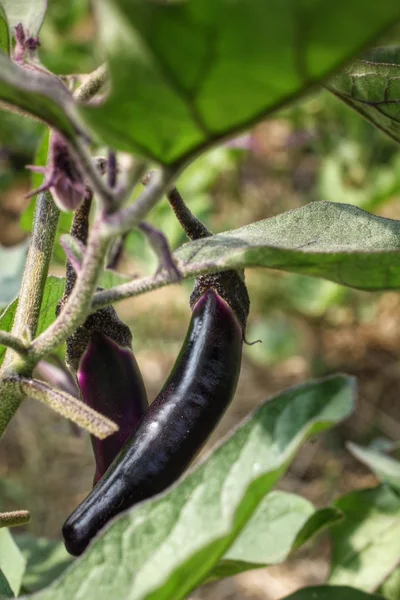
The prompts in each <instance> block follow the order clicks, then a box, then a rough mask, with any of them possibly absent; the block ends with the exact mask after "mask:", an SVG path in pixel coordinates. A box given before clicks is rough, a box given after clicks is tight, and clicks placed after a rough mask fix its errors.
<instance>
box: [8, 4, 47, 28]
mask: <svg viewBox="0 0 400 600" xmlns="http://www.w3.org/2000/svg"><path fill="white" fill-rule="evenodd" d="M1 4H3V6H4V8H5V11H6V14H7V19H8V22H9V24H10V29H11V31H14V29H15V26H16V25H18V24H19V23H22V25H23V26H24V29H25V31H27V32H28V33H29V35H30V36H36V35H37V34H38V33H39V30H40V28H41V26H42V23H43V19H44V15H45V14H46V10H47V0H1Z"/></svg>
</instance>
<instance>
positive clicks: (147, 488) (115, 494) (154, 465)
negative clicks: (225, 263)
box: [63, 275, 248, 555]
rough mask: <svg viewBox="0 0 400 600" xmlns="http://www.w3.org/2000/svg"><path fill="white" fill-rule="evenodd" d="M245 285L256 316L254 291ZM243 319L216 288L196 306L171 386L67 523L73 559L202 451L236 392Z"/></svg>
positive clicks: (66, 535) (65, 531) (67, 540)
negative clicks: (112, 522)
mask: <svg viewBox="0 0 400 600" xmlns="http://www.w3.org/2000/svg"><path fill="white" fill-rule="evenodd" d="M218 276H219V275H218ZM239 279H240V277H239ZM208 282H209V283H210V282H211V279H209V280H208ZM240 282H241V286H242V290H241V291H242V295H243V297H244V304H245V305H247V312H248V295H247V290H246V288H245V285H244V283H243V281H242V280H240ZM203 284H204V285H205V282H204V281H203ZM238 285H239V284H238ZM200 287H202V286H199V285H198V286H197V288H196V290H195V291H196V295H197V293H199V289H200ZM236 300H237V298H236ZM243 310H244V313H243V314H245V319H246V318H247V312H246V308H244V309H243ZM236 314H237V313H236V311H234V310H233V309H232V308H231V306H229V305H228V304H227V302H226V301H225V300H224V299H222V298H221V295H220V294H219V293H218V292H217V291H216V289H215V287H210V288H209V289H207V290H205V291H204V290H203V292H202V295H201V296H200V298H198V299H196V300H194V307H193V314H192V319H191V321H190V325H189V329H188V332H187V334H186V338H185V340H184V342H183V346H182V349H181V351H180V353H179V356H178V358H177V360H176V363H175V365H174V367H173V369H172V372H171V374H170V376H169V377H168V379H167V381H166V383H165V385H164V387H163V388H162V390H161V392H160V393H159V395H158V396H157V398H156V399H155V400H154V402H153V403H152V404H151V405H150V407H149V409H148V410H147V412H146V414H145V415H144V417H143V418H142V420H141V422H140V423H139V425H138V426H137V427H136V429H135V430H134V431H133V434H132V435H131V436H130V438H129V439H128V440H127V442H126V444H125V446H124V447H123V448H122V450H121V452H120V453H119V454H118V456H117V457H116V459H115V460H114V462H113V463H112V464H111V466H110V468H109V469H108V470H107V472H106V473H105V475H104V476H103V477H102V479H101V480H100V481H99V482H98V484H97V485H96V486H95V487H94V488H93V490H92V492H91V493H90V494H89V495H88V496H87V498H86V499H85V500H83V502H82V503H81V504H80V505H79V506H78V507H77V508H76V510H75V511H74V512H73V513H72V514H71V515H70V516H69V518H68V519H67V521H66V522H65V524H64V527H63V536H64V540H65V545H66V548H67V550H68V551H69V552H70V553H71V554H74V555H79V554H81V553H82V552H83V551H84V550H85V548H86V547H87V545H88V544H89V542H90V541H91V539H92V538H93V537H94V536H95V535H96V534H97V532H98V531H99V530H100V529H101V528H102V527H103V526H104V525H105V524H106V523H107V522H108V521H109V520H110V519H111V518H112V517H114V516H115V515H117V514H119V513H120V512H122V511H124V510H126V509H127V508H129V507H131V506H133V505H134V504H136V503H138V502H141V501H142V500H145V499H147V498H150V497H151V496H154V495H155V494H158V493H159V492H162V491H163V490H165V489H166V488H167V487H168V486H170V485H171V484H172V483H173V482H174V481H176V480H177V479H178V477H180V475H181V474H182V473H183V472H184V471H185V470H186V468H187V467H188V466H189V465H190V463H191V462H192V460H193V459H194V457H195V456H196V455H197V453H198V452H199V451H200V449H201V448H202V446H203V445H204V443H205V442H206V440H207V439H208V437H209V436H210V434H211V433H212V431H213V430H214V428H215V427H216V425H217V423H218V422H219V420H220V419H221V417H222V415H223V414H224V412H225V410H226V408H227V407H228V405H229V404H230V402H231V400H232V398H233V396H234V393H235V390H236V385H237V381H238V377H239V373H240V365H241V357H242V346H243V327H244V323H245V319H244V321H243V319H241V318H240V317H239V318H238V317H237V316H236Z"/></svg>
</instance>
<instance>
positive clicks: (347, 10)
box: [81, 0, 400, 164]
mask: <svg viewBox="0 0 400 600" xmlns="http://www.w3.org/2000/svg"><path fill="white" fill-rule="evenodd" d="M95 9H96V11H97V21H98V24H99V44H100V47H101V49H102V50H103V49H104V50H105V51H106V53H107V55H108V60H109V64H110V70H111V75H112V93H111V95H110V96H109V97H108V98H107V100H106V101H105V103H104V104H103V105H101V106H94V105H92V106H87V107H84V108H82V111H81V114H83V116H84V117H85V118H86V120H87V122H89V123H90V124H91V126H92V127H93V129H94V130H95V131H97V133H98V134H99V136H100V137H101V138H102V139H103V141H105V142H106V143H107V144H109V145H111V146H114V147H115V148H118V149H120V150H125V151H136V152H139V153H142V154H143V155H145V156H147V157H150V158H152V159H155V160H157V161H159V162H162V163H164V164H172V163H176V162H179V161H182V160H184V159H187V158H188V157H189V156H192V155H193V154H197V153H198V152H199V151H200V150H201V149H203V148H204V147H208V146H209V145H210V143H213V142H216V141H218V140H220V139H221V138H224V137H226V136H227V135H232V134H233V133H234V132H236V131H237V130H240V129H243V128H246V127H249V126H250V125H252V124H253V123H255V122H257V121H259V120H261V119H262V118H263V117H264V116H265V115H267V114H269V113H270V112H272V111H273V110H275V109H277V108H278V107H280V106H282V104H284V103H285V102H287V101H289V100H292V99H293V98H294V97H295V96H296V95H298V94H300V93H302V92H304V90H306V89H307V88H309V87H310V86H311V85H312V84H314V83H315V82H317V81H319V80H320V79H321V78H324V77H326V75H327V74H328V73H329V72H330V71H332V70H333V69H335V68H337V67H338V66H339V65H340V64H341V63H343V62H345V61H346V60H347V59H349V58H350V57H351V56H352V55H353V54H354V53H355V52H357V51H359V50H360V48H361V47H363V46H364V45H365V44H368V42H370V41H371V40H372V39H373V38H374V37H375V36H377V34H380V33H381V32H382V30H384V29H385V28H387V27H388V26H390V25H391V24H392V23H393V22H395V21H396V20H397V19H399V18H400V5H399V3H398V1H397V0H385V2H380V3H376V2H367V3H366V2H365V0H352V2H347V1H345V0H336V2H332V1H331V0H296V2H282V0H235V1H234V2H232V1H231V0H192V1H191V2H143V1H141V0H98V1H97V2H96V3H95Z"/></svg>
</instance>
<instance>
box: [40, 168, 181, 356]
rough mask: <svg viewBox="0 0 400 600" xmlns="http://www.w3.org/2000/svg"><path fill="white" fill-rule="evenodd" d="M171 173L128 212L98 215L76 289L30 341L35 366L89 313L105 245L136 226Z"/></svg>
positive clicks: (156, 180) (158, 180)
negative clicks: (47, 325) (48, 324)
mask: <svg viewBox="0 0 400 600" xmlns="http://www.w3.org/2000/svg"><path fill="white" fill-rule="evenodd" d="M171 176H172V175H171V174H168V176H167V175H166V174H165V173H164V172H160V173H158V174H157V176H156V177H154V180H153V181H152V182H151V184H150V185H149V186H148V187H147V188H146V189H145V190H144V191H143V193H142V194H141V195H140V196H139V198H138V199H137V200H136V202H134V203H133V204H132V205H131V206H129V207H128V208H127V209H124V210H121V211H119V212H117V213H113V214H111V215H107V214H105V213H104V212H100V213H99V214H98V216H97V218H96V220H95V222H94V224H93V227H92V229H91V231H90V233H89V238H88V242H87V249H86V252H85V256H84V259H83V263H82V269H81V271H80V272H79V275H78V277H77V280H76V283H75V286H74V288H73V290H72V292H71V295H70V296H69V298H68V300H67V302H66V303H65V305H64V307H63V309H62V311H61V313H60V315H59V316H58V318H57V319H56V320H55V321H54V323H53V324H52V325H51V326H50V327H49V328H48V329H46V331H44V332H43V333H42V334H41V335H40V336H39V337H38V338H36V340H35V341H34V342H33V344H32V346H31V348H30V349H29V356H30V357H31V359H32V360H33V361H34V362H35V363H36V362H38V361H39V360H40V359H41V358H42V357H43V356H45V355H46V354H49V353H50V352H51V351H52V350H54V348H56V347H57V346H59V345H60V344H62V343H63V342H65V340H66V339H67V338H68V337H69V336H71V335H72V334H73V333H74V331H75V330H76V329H77V328H78V327H79V326H80V325H82V324H83V323H84V321H85V319H86V317H87V316H88V315H89V314H90V312H91V311H92V297H93V293H94V291H95V289H96V284H97V280H98V278H99V276H100V273H101V270H102V268H103V263H104V258H105V256H106V253H107V249H108V246H109V244H110V242H111V240H112V239H113V237H114V236H115V235H119V234H122V233H124V232H125V231H127V230H129V229H130V228H132V227H135V226H136V225H138V224H139V222H140V221H141V220H142V219H143V217H144V216H146V215H147V213H148V212H149V211H150V210H151V209H152V208H153V207H154V206H155V205H156V204H157V202H158V201H159V200H160V199H161V198H162V196H163V194H164V193H165V190H166V186H167V185H168V183H169V180H170V178H171Z"/></svg>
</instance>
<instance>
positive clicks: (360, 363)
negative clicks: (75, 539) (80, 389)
mask: <svg viewBox="0 0 400 600" xmlns="http://www.w3.org/2000/svg"><path fill="white" fill-rule="evenodd" d="M92 37H93V23H92V18H91V15H90V10H89V4H88V2H86V1H81V0H80V1H75V2H68V3H65V2H63V1H62V0H52V1H50V14H49V17H48V19H47V23H46V25H45V27H44V30H43V35H42V59H43V61H44V62H45V63H46V64H47V65H48V66H49V67H50V68H51V69H53V70H54V71H55V72H57V73H68V72H73V73H75V72H77V73H85V72H89V71H90V70H91V69H92V68H93V67H94V66H95V64H96V63H98V61H99V60H101V57H98V56H95V55H94V54H93V48H92V45H91V43H92V42H91V40H92ZM43 134H44V129H43V127H42V126H41V125H39V124H37V123H35V122H33V121H29V120H27V119H24V118H22V117H17V116H14V115H9V114H6V113H0V192H1V193H0V244H1V247H0V302H2V304H3V306H4V305H5V304H6V303H7V302H8V301H9V300H10V299H11V298H12V297H15V291H13V287H12V286H13V285H14V286H17V289H18V284H19V280H20V275H21V265H23V259H24V256H25V252H26V239H27V235H28V234H27V230H29V226H30V223H31V220H32V213H33V205H28V203H27V201H26V200H24V194H25V193H26V191H27V190H28V189H29V188H30V186H31V181H30V176H29V174H28V172H27V171H26V170H25V169H24V165H25V164H29V163H32V162H33V160H34V154H35V149H36V148H37V146H38V144H39V142H40V139H41V137H42V136H43ZM99 153H101V152H99ZM178 183H179V185H178V187H179V188H180V190H181V192H182V194H183V195H184V197H185V200H186V201H187V203H188V204H189V206H190V208H191V209H192V210H193V211H194V212H195V213H196V214H197V216H199V217H200V218H201V219H202V220H203V221H204V222H205V223H206V224H207V225H208V226H209V227H210V228H211V229H212V230H213V231H214V232H219V231H224V230H226V229H232V228H236V227H240V226H242V225H245V224H247V223H250V222H253V221H255V220H258V219H263V218H266V217H272V216H274V215H277V214H279V213H281V212H283V211H285V210H289V209H292V208H298V207H301V206H304V205H305V204H307V203H309V202H314V201H318V200H330V201H335V202H347V203H351V204H355V205H357V206H359V207H361V208H364V209H365V210H368V211H371V212H373V213H375V214H378V215H382V216H385V217H391V218H397V217H398V216H399V208H400V151H399V150H398V149H397V147H396V146H395V145H394V144H392V142H391V141H389V140H387V139H386V138H385V137H384V136H383V135H381V134H380V133H379V132H377V131H375V130H374V129H373V128H372V126H370V125H369V124H368V123H366V122H364V121H363V120H362V119H361V118H360V117H359V116H357V115H356V114H354V113H353V112H352V111H351V110H350V109H348V108H347V107H346V106H344V105H342V104H341V103H340V102H339V101H338V100H337V99H335V98H334V97H331V96H330V95H329V94H328V93H327V92H324V91H323V90H315V92H313V93H312V94H310V95H309V96H308V97H307V98H305V99H304V100H303V101H301V102H299V103H297V104H296V106H295V107H293V108H291V109H290V110H286V111H285V112H282V113H280V114H279V115H278V118H277V119H274V120H270V121H268V122H265V123H263V124H261V125H260V126H259V127H257V128H256V129H255V130H254V131H253V132H251V134H250V135H246V136H243V137H241V138H239V139H238V140H236V142H235V143H234V144H231V145H229V146H225V147H222V148H219V149H216V150H215V151H213V152H211V153H209V154H208V155H206V156H204V157H202V158H201V159H199V160H197V161H196V163H195V164H194V165H192V166H191V167H190V169H189V171H188V172H187V173H185V174H184V175H183V177H182V178H181V180H180V181H179V182H178ZM151 221H152V222H153V223H154V224H155V225H157V226H158V227H160V228H161V229H162V230H163V231H164V232H165V233H166V234H167V236H168V238H169V241H170V243H171V246H172V247H173V248H176V247H177V246H179V245H180V244H181V243H183V242H184V241H185V236H184V234H183V233H182V231H181V230H180V228H179V226H178V225H177V223H176V220H175V217H174V216H173V214H172V213H171V211H170V209H169V206H168V204H167V202H166V201H164V202H163V203H162V204H161V205H160V206H159V207H158V208H157V210H155V211H154V212H153V214H152V216H151ZM68 226H69V222H68V217H66V216H64V217H63V219H62V227H63V228H64V230H68ZM63 261H64V259H63V253H62V251H61V250H60V248H58V249H57V251H56V253H55V260H54V261H53V265H52V272H53V273H54V274H58V275H62V274H63ZM11 264H12V265H14V267H13V268H14V271H13V272H12V273H11V275H10V272H9V271H10V268H11V267H10V265H11ZM119 268H120V270H121V271H122V272H124V273H127V274H131V275H135V274H138V273H140V274H144V273H152V272H154V270H155V268H156V259H155V257H154V255H153V254H152V251H151V249H150V248H149V247H148V246H147V245H146V242H145V240H144V239H143V237H142V236H141V234H139V233H136V232H134V233H132V234H130V235H129V237H128V239H127V241H126V245H125V250H124V255H123V259H122V262H121V264H120V267H119ZM246 280H247V284H248V288H249V293H250V297H251V301H252V307H251V313H250V319H249V328H248V333H247V337H248V339H249V340H250V341H253V340H257V339H261V340H262V344H255V345H253V346H247V347H246V348H245V351H244V360H243V368H242V373H241V377H240V382H239V387H238V391H237V394H236V397H235V399H234V401H233V403H232V405H231V407H230V409H229V410H228V412H227V414H226V415H225V417H224V418H223V420H222V422H221V424H220V426H219V427H218V429H217V431H216V432H215V433H214V435H213V436H212V438H211V440H210V443H209V445H208V448H209V447H211V446H212V444H213V443H215V442H216V441H217V440H218V439H219V438H221V436H223V435H225V434H226V433H227V432H228V431H229V430H230V429H231V428H232V427H233V426H234V425H235V424H236V423H238V422H239V421H240V420H241V419H242V418H243V417H245V415H247V414H248V412H249V411H250V410H252V409H253V408H255V407H256V406H257V405H258V404H259V403H260V402H261V401H263V400H264V399H266V398H268V397H270V396H272V395H273V394H275V393H277V392H279V391H280V390H283V389H284V388H286V387H288V386H292V385H295V384H297V383H300V382H303V381H304V380H305V379H307V378H311V377H320V376H324V375H326V374H329V373H334V372H338V371H342V372H346V373H351V374H353V375H355V376H356V377H357V380H358V384H359V395H358V406H357V410H356V412H355V414H354V416H353V417H352V418H350V419H348V420H347V421H346V423H344V424H343V425H342V426H341V427H338V428H336V429H335V430H334V431H331V432H329V433H326V434H324V435H322V436H319V437H318V438H317V439H315V440H313V441H311V442H309V443H307V444H306V445H305V446H304V447H303V449H302V450H301V452H300V453H299V454H298V456H297V457H296V459H295V461H294V463H293V465H292V466H291V468H290V469H289V471H288V473H287V475H286V476H285V477H284V478H283V480H282V481H281V482H280V484H279V486H278V487H279V488H280V489H284V490H286V491H290V492H293V493H297V494H301V495H302V496H305V497H306V498H308V499H309V500H311V501H312V502H313V503H314V504H315V505H316V506H324V505H327V504H329V503H330V502H332V500H334V499H335V498H336V497H337V496H338V495H340V494H343V493H345V492H347V491H350V490H352V489H355V488H360V487H367V486H369V485H373V484H374V483H375V480H374V478H373V476H372V475H370V474H369V473H368V472H367V470H366V469H365V468H364V467H363V466H362V465H361V464H360V463H358V462H356V461H355V459H354V458H352V456H351V455H350V454H349V453H348V451H347V450H346V442H347V441H349V440H351V441H354V442H357V443H360V444H363V445H373V446H375V447H377V446H378V445H379V446H380V447H383V446H384V445H385V444H386V443H388V442H392V441H397V440H399V439H400V422H399V416H400V415H399V413H400V404H399V402H398V395H399V391H398V390H399V387H400V364H399V357H400V296H399V294H397V293H393V292H390V293H373V294H371V293H364V292H360V291H355V290H351V289H347V288H344V287H341V286H339V285H336V284H334V283H331V282H327V281H322V280H317V279H312V278H307V277H304V276H298V275H290V274H284V273H280V272H277V271H276V272H274V271H271V270H262V269H254V270H251V271H250V270H249V271H248V272H247V273H246ZM190 290H191V284H190V282H185V283H184V284H182V285H179V286H177V285H176V286H171V287H169V288H164V289H162V290H160V291H158V292H154V293H151V294H146V295H144V296H141V297H138V298H135V299H131V300H128V301H124V302H123V303H121V304H119V305H118V306H117V307H116V308H117V310H118V313H119V315H120V316H121V317H122V318H123V319H124V320H126V321H127V322H128V323H129V324H130V326H131V327H132V331H133V335H134V351H135V354H136V357H137V360H138V362H139V365H140V367H141V370H142V373H143V376H144V379H145V382H146V387H147V390H148V395H149V399H153V398H154V397H155V395H156V394H157V393H158V391H159V390H160V388H161V386H162V384H163V382H164V380H165V378H166V377H167V375H168V373H169V371H170V369H171V367H172V365H173V363H174V361H175V358H176V356H177V353H178V351H179V349H180V346H181V343H182V341H183V338H184V335H185V332H186V329H187V325H188V322H189V317H190V310H189V306H188V299H189V294H190ZM7 294H9V295H10V294H11V297H9V298H7V297H6V296H7ZM92 477H93V460H92V454H91V445H90V441H89V438H88V436H87V435H86V434H80V435H77V434H76V432H75V431H74V430H73V428H72V427H71V426H70V424H69V423H68V422H67V421H65V420H63V419H61V418H59V417H58V416H56V415H55V414H53V413H52V412H51V411H50V410H48V409H47V408H46V407H43V406H41V405H39V404H38V403H35V402H34V401H26V402H25V404H24V405H23V406H22V407H21V409H20V410H19V412H18V414H17V416H16V418H15V419H14V420H13V422H12V424H11V426H10V428H9V430H8V432H7V434H6V436H5V437H4V439H2V442H1V445H0V510H10V509H16V508H26V509H29V510H30V511H31V513H32V521H31V524H30V525H29V528H28V531H29V532H30V533H32V534H35V535H39V536H46V537H49V538H54V539H57V538H59V536H60V527H61V525H62V523H63V521H64V519H65V518H66V516H67V515H68V514H69V513H70V511H71V510H72V509H73V508H74V507H75V506H76V505H77V504H78V503H79V502H80V500H82V499H83V497H84V496H85V495H86V494H87V492H88V491H89V489H90V487H91V482H92ZM329 551H330V548H329V539H328V538H327V537H324V536H322V537H321V536H320V537H319V538H318V539H317V541H315V542H311V543H309V545H308V546H307V547H306V549H304V550H301V551H300V552H299V553H297V554H296V555H294V556H293V557H292V558H291V559H290V560H289V561H288V562H286V563H285V564H283V565H278V566H272V567H270V568H268V569H260V570H257V571H251V572H248V573H245V574H242V575H239V576H237V577H234V578H230V579H226V580H222V581H220V582H218V583H216V584H210V585H208V586H206V587H203V588H201V589H200V590H198V591H197V592H195V593H194V594H193V595H192V598H193V600H194V599H196V600H212V599H215V600H216V599H218V600H239V599H251V600H275V599H277V598H280V597H282V596H285V595H287V594H289V593H291V592H292V591H294V590H296V589H297V588H299V587H301V586H304V585H310V584H316V583H320V582H323V581H324V579H325V578H326V575H327V568H328V567H327V562H328V557H329Z"/></svg>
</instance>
